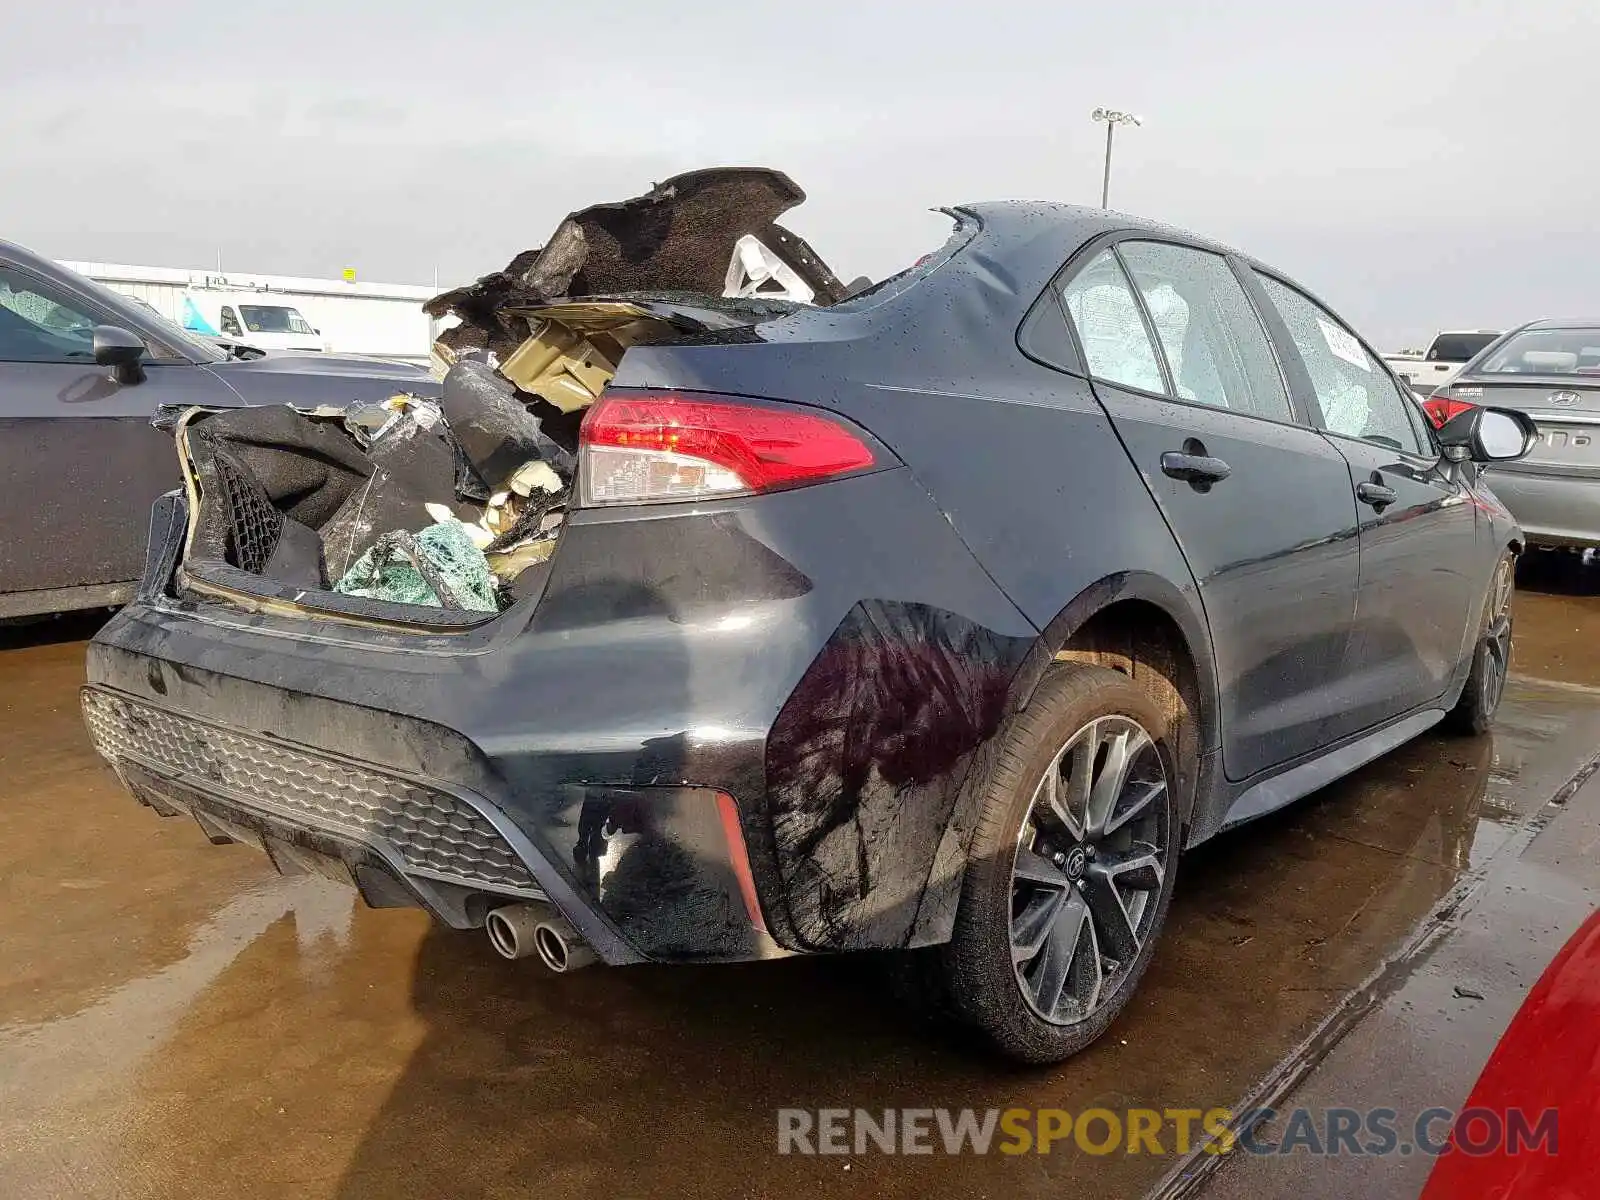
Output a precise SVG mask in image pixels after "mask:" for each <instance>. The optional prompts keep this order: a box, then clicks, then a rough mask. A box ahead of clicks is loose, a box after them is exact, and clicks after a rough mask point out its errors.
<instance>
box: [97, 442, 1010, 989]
mask: <svg viewBox="0 0 1600 1200" xmlns="http://www.w3.org/2000/svg"><path fill="white" fill-rule="evenodd" d="M182 507H183V505H182V500H181V498H180V497H177V496H169V497H167V498H165V499H164V500H163V502H162V504H161V505H158V508H157V511H156V514H155V519H154V521H153V537H152V546H151V552H150V565H149V568H148V570H147V574H146V577H145V579H144V580H143V581H142V582H141V584H140V591H139V595H138V597H137V598H136V599H135V601H134V603H132V604H130V605H128V606H127V607H126V608H124V609H123V610H122V611H121V612H120V613H119V614H118V615H117V616H116V617H114V618H113V619H112V621H111V622H110V623H109V624H107V625H106V626H105V628H104V629H103V630H102V631H101V632H100V634H99V635H98V636H97V637H96V639H95V641H94V643H93V644H92V645H91V647H90V650H89V659H88V687H87V688H86V689H85V693H84V704H85V715H86V718H87V721H88V725H89V729H90V732H91V735H92V737H93V738H94V741H95V744H96V747H97V748H98V749H99V751H100V753H101V754H102V755H103V756H104V757H106V758H107V759H108V760H109V761H110V762H111V763H112V764H113V766H114V767H115V768H116V769H117V771H118V773H119V774H120V775H121V777H122V779H123V781H124V783H125V784H127V786H128V787H129V789H130V790H131V791H133V792H134V794H135V795H137V796H139V797H140V798H141V799H143V800H145V801H146V802H147V803H150V804H151V805H152V806H153V807H156V808H157V809H158V810H160V811H168V812H172V811H181V812H187V813H190V814H191V815H193V816H194V817H195V818H196V819H197V820H199V821H200V823H201V826H202V828H204V829H206V831H207V832H208V833H209V834H211V835H212V836H213V837H215V838H222V837H226V838H229V839H231V840H235V841H248V842H251V843H252V844H255V845H258V846H259V847H260V848H261V849H263V850H265V851H266V852H267V853H268V854H269V855H270V856H271V857H272V858H273V861H274V862H275V863H277V864H278V865H279V866H280V868H284V869H306V868H307V867H309V869H318V870H322V869H326V870H328V871H330V872H331V873H333V874H335V875H337V876H339V877H341V878H345V877H347V878H349V879H350V880H351V881H352V882H354V883H355V884H356V886H357V887H359V888H361V890H362V892H363V894H364V895H366V896H367V898H368V899H369V901H371V902H373V903H376V904H380V905H382V904H394V903H415V904H420V905H423V906H424V907H426V908H428V909H429V910H430V911H432V912H433V913H434V914H435V915H436V916H438V917H439V918H440V919H441V920H443V921H445V922H447V923H448V924H450V925H453V926H458V927H471V926H476V925H479V924H481V923H482V921H483V918H484V915H485V914H486V913H487V911H488V910H489V909H490V908H492V907H494V906H496V905H498V904H500V903H509V902H514V901H515V900H517V899H519V898H537V897H540V896H543V897H546V898H548V900H549V901H550V902H552V903H553V904H554V905H556V907H557V908H559V909H560V910H561V912H562V913H563V914H564V915H565V916H566V917H567V919H568V920H569V921H570V922H571V923H572V924H573V925H574V926H575V927H576V928H577V930H578V931H579V933H581V934H582V935H583V936H584V937H585V938H586V939H587V940H588V941H589V942H590V943H591V944H592V945H593V946H594V947H595V949H596V951H597V952H598V953H599V954H600V956H601V957H602V958H603V959H604V960H605V961H607V962H609V963H624V962H637V961H641V960H652V961H732V960H742V959H751V958H764V957H772V956H775V955H780V954H783V953H786V952H789V951H795V950H824V949H852V948H879V947H890V946H897V945H907V944H923V943H925V942H928V941H935V940H942V937H944V936H948V928H949V922H950V920H952V919H953V912H954V909H953V905H954V898H955V895H956V892H955V889H954V887H953V886H952V885H953V884H957V883H958V882H959V869H958V866H957V867H947V869H946V871H945V874H946V875H948V876H949V878H943V877H942V876H941V879H942V882H943V885H944V886H942V887H941V888H940V889H939V900H938V901H937V902H936V903H935V902H928V903H925V902H924V901H925V893H927V892H928V891H929V881H930V877H931V876H932V875H933V873H934V862H935V857H936V854H938V853H940V852H941V844H942V843H944V842H945V841H946V831H947V829H948V828H949V827H950V826H951V825H952V823H953V822H952V816H953V814H954V813H955V808H956V803H957V798H958V793H959V791H960V787H961V783H962V781H963V780H964V779H965V777H966V774H967V768H968V767H969V766H970V764H971V762H972V761H973V757H974V755H975V754H976V753H977V751H978V749H979V746H980V745H981V743H982V742H983V741H985V740H986V739H987V738H988V736H989V735H990V734H992V733H993V731H994V729H995V728H996V727H997V726H998V723H999V719H1000V714H1001V709H1002V708H1003V706H1004V703H1005V699H1006V689H1007V684H1008V682H1009V680H1010V679H1011V677H1012V675H1013V674H1014V673H1015V671H1016V669H1017V667H1018V666H1019V665H1020V663H1021V661H1022V659H1023V657H1024V655H1025V654H1026V653H1027V652H1028V651H1029V650H1030V648H1031V647H1032V646H1033V643H1034V639H1035V636H1036V635H1035V633H1034V631H1033V630H1032V628H1031V627H1030V626H1028V625H1027V623H1026V621H1025V620H1024V619H1023V618H1022V617H1021V616H1020V614H1018V613H1017V611H1016V609H1015V608H1014V607H1013V606H1011V605H1010V603H1009V601H1007V600H1006V599H1005V597H1004V596H1003V595H1002V594H1001V593H999V592H998V590H997V589H996V588H995V587H994V585H993V583H992V582H991V581H990V580H989V579H988V578H987V576H985V575H984V574H983V573H982V571H981V568H979V567H978V566H977V564H976V562H975V561H974V560H973V559H972V558H971V556H970V555H969V554H967V552H966V551H965V548H964V547H963V546H961V544H960V542H959V540H957V539H955V538H954V535H953V534H952V533H951V531H950V528H949V525H948V522H946V521H944V520H943V518H942V516H941V515H940V514H939V513H938V511H937V510H936V509H934V508H933V507H932V506H931V504H930V503H929V501H928V500H927V495H926V493H925V492H923V491H922V490H921V489H920V488H919V487H917V485H916V484H915V482H914V481H912V480H911V479H910V477H909V475H908V473H906V472H905V471H903V470H897V471H885V472H880V473H878V474H875V475H870V476H863V477H859V478H856V479H852V480H846V481H841V482H839V483H836V484H828V485H824V486H820V487H816V488H808V489H800V490H798V491H795V492H790V493H779V494H775V495H772V496H767V497H760V498H758V499H748V500H740V501H732V502H724V504H723V505H722V506H720V507H711V508H710V511H707V510H706V509H704V508H702V509H701V510H699V511H696V512H692V513H690V512H663V514H662V515H661V516H655V515H654V514H650V515H649V516H647V517H640V516H639V515H638V514H637V513H634V514H631V515H630V514H623V513H619V512H612V511H601V512H591V513H586V514H579V515H577V516H575V518H574V520H573V521H572V523H571V525H570V526H569V529H568V532H567V533H566V534H565V535H564V536H563V538H562V542H561V545H560V548H559V549H558V550H557V552H556V555H555V558H554V560H553V563H552V568H551V572H550V575H549V577H548V579H547V581H546V584H545V588H544V592H543V594H542V595H541V596H538V597H530V598H529V599H528V600H525V601H523V602H520V603H519V604H518V605H516V606H515V607H513V608H512V609H510V610H508V611H507V612H505V613H504V614H502V615H501V616H500V617H499V618H498V619H496V620H494V621H492V622H489V623H488V624H485V625H479V626H476V627H474V628H472V629H469V630H466V631H458V632H439V633H425V632H416V631H409V632H408V631H399V630H396V629H393V628H382V627H367V626H361V625H352V624H348V623H340V622H336V621H317V620H308V619H306V618H304V617H299V616H291V615H284V614H280V613H274V612H256V611H247V610H245V609H242V608H234V607H231V606H228V605H225V604H221V603H196V602H194V601H193V600H191V599H188V598H186V597H183V596H178V595H174V594H172V593H171V591H170V583H171V580H172V578H173V572H174V565H175V562H176V559H177V556H178V553H179V547H180V543H181V539H182V535H183V529H184V521H183V520H182V511H181V510H182ZM862 512H871V513H873V514H874V520H873V521H872V522H871V523H869V525H868V526H867V527H866V528H863V523H862V522H861V521H860V519H859V518H860V514H861V513H862ZM852 528H853V529H856V530H860V532H859V533H858V534H856V535H854V536H853V537H852V538H850V539H844V538H842V537H841V535H840V530H844V529H852ZM863 596H867V597H884V596H890V597H905V599H897V600H883V599H872V600H866V599H862V597H863ZM908 722H910V725H911V726H912V727H914V728H911V727H908V725H907V723H908ZM912 734H914V735H915V736H912ZM962 827H963V828H964V827H965V826H962ZM869 842H870V843H871V845H869ZM944 850H945V853H947V854H949V853H951V852H950V848H949V847H945V848H944ZM950 861H951V862H953V863H956V864H959V863H960V862H962V861H964V860H963V859H962V858H960V856H959V850H957V851H956V852H954V855H953V857H951V859H950Z"/></svg>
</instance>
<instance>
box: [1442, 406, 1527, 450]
mask: <svg viewBox="0 0 1600 1200" xmlns="http://www.w3.org/2000/svg"><path fill="white" fill-rule="evenodd" d="M1538 440H1539V427H1538V426H1537V425H1535V424H1534V422H1533V418H1532V417H1530V416H1528V415H1527V414H1526V413H1520V412H1517V411H1515V410H1514V409H1509V408H1469V409H1467V411H1465V412H1463V413H1459V414H1457V415H1456V416H1453V417H1451V418H1450V419H1449V420H1448V421H1446V422H1445V423H1444V424H1443V425H1441V426H1440V427H1439V444H1440V445H1442V446H1443V447H1444V456H1445V457H1446V458H1448V459H1449V460H1450V461H1451V462H1465V461H1467V460H1468V459H1471V460H1472V461H1473V462H1479V463H1487V462H1504V461H1507V460H1509V459H1513V458H1521V457H1522V456H1523V455H1524V454H1526V453H1528V451H1530V450H1532V449H1533V447H1534V445H1535V444H1536V443H1537V442H1538Z"/></svg>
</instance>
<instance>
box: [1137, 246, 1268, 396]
mask: <svg viewBox="0 0 1600 1200" xmlns="http://www.w3.org/2000/svg"><path fill="white" fill-rule="evenodd" d="M1117 252H1118V253H1119V254H1121V255H1122V261H1123V262H1124V263H1125V264H1126V265H1127V268H1128V272H1129V274H1130V275H1132V276H1133V282H1134V285H1135V286H1136V287H1137V288H1138V289H1139V295H1140V296H1141V297H1142V298H1143V300H1144V305H1145V310H1146V311H1147V312H1148V313H1149V314H1150V323H1151V324H1152V325H1154V326H1155V329H1156V336H1157V337H1158V338H1159V339H1160V340H1161V349H1162V352H1163V353H1165V355H1166V357H1167V367H1168V368H1169V369H1170V371H1171V373H1172V386H1173V388H1174V390H1175V391H1176V392H1177V396H1178V399H1180V400H1187V401H1189V402H1190V403H1194V404H1206V405H1210V406H1211V407H1213V408H1226V409H1231V410H1232V411H1234V412H1240V413H1246V414H1248V415H1250V416H1253V417H1265V418H1266V419H1268V420H1272V421H1290V420H1292V419H1293V412H1292V410H1291V409H1290V407H1289V392H1288V389H1287V388H1286V387H1285V386H1284V382H1283V374H1282V372H1281V371H1279V369H1278V360H1277V358H1276V357H1275V356H1274V354H1273V352H1272V343H1271V342H1270V341H1269V340H1268V338H1267V331H1266V330H1265V329H1264V328H1262V325H1261V321H1260V318H1258V317H1257V316H1256V313H1255V309H1254V308H1252V307H1251V305H1250V299H1249V297H1248V296H1246V295H1245V292H1244V288H1243V287H1241V286H1240V284H1239V281H1238V279H1236V278H1235V277H1234V274H1233V270H1232V269H1231V268H1230V267H1229V266H1228V263H1227V260H1226V259H1224V258H1223V257H1222V256H1221V255H1217V254H1212V253H1209V252H1208V251H1205V250H1196V249H1194V248H1192V247H1189V246H1173V245H1168V244H1166V243H1163V242H1123V243H1122V244H1121V245H1119V246H1118V247H1117Z"/></svg>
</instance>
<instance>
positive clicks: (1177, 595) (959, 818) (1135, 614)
mask: <svg viewBox="0 0 1600 1200" xmlns="http://www.w3.org/2000/svg"><path fill="white" fill-rule="evenodd" d="M1074 661H1076V662H1085V663H1094V664H1096V665H1100V666H1106V667H1110V668H1111V669H1113V670H1118V671H1120V672H1122V673H1123V674H1125V675H1127V676H1128V677H1129V678H1131V679H1132V680H1133V681H1134V682H1135V683H1138V684H1140V685H1141V686H1143V687H1145V688H1146V689H1147V690H1148V691H1149V692H1150V693H1151V695H1152V696H1153V697H1154V698H1155V700H1156V702H1157V703H1158V704H1159V705H1160V706H1161V708H1162V710H1163V712H1164V713H1166V714H1167V715H1168V719H1169V721H1172V722H1173V725H1174V727H1175V728H1176V729H1177V737H1176V738H1175V739H1174V747H1173V748H1174V753H1175V757H1176V758H1177V760H1178V764H1177V765H1178V771H1179V779H1178V784H1179V820H1180V822H1181V825H1182V829H1183V834H1182V841H1183V842H1187V837H1188V831H1189V828H1190V827H1191V825H1192V824H1193V822H1194V817H1195V813H1196V810H1197V809H1198V808H1199V807H1200V804H1201V798H1202V797H1203V796H1204V794H1205V791H1206V789H1207V788H1208V787H1210V786H1211V784H1210V780H1211V778H1212V773H1213V772H1212V768H1211V764H1214V763H1215V761H1216V754H1215V750H1216V747H1218V746H1219V745H1220V744H1221V731H1220V728H1219V715H1218V698H1217V683H1216V669H1215V664H1214V662H1213V659H1212V654H1211V641H1210V635H1209V633H1208V631H1207V628H1206V625H1205V620H1204V617H1203V615H1202V613H1201V612H1200V608H1199V603H1198V600H1197V599H1196V598H1195V597H1194V596H1193V593H1192V592H1186V591H1183V590H1181V589H1179V588H1177V587H1175V586H1174V585H1173V584H1171V583H1170V582H1168V581H1167V580H1165V579H1163V578H1162V577H1160V576H1158V575H1153V574H1150V573H1147V572H1139V571H1127V572H1119V573H1117V574H1114V575H1109V576H1106V577H1105V578H1103V579H1100V580H1098V581H1096V582H1095V583H1093V584H1091V585H1090V586H1088V587H1086V588H1084V589H1083V590H1082V591H1080V592H1079V593H1078V594H1077V595H1076V596H1075V597H1073V599H1072V600H1071V601H1070V602H1069V603H1068V604H1067V605H1066V607H1064V608H1063V609H1062V610H1061V611H1060V613H1058V614H1057V615H1056V617H1055V618H1054V619H1052V620H1051V621H1050V622H1048V623H1047V625H1046V626H1045V628H1044V630H1043V632H1042V633H1041V634H1040V635H1039V637H1038V639H1037V640H1036V641H1035V643H1034V645H1033V647H1032V649H1031V650H1030V651H1029V653H1028V655H1027V657H1026V658H1025V659H1024V660H1023V662H1022V665H1021V666H1020V667H1019V668H1018V670H1017V672H1016V675H1015V676H1014V678H1013V679H1012V683H1011V689H1010V697H1009V702H1008V706H1007V707H1008V718H1009V716H1010V715H1014V714H1016V713H1019V712H1022V711H1023V710H1025V709H1026V708H1027V706H1028V703H1029V701H1030V700H1031V699H1032V698H1033V695H1034V693H1035V692H1036V691H1037V690H1038V687H1039V684H1040V683H1041V682H1042V681H1043V679H1044V677H1045V673H1046V672H1047V671H1048V670H1049V669H1050V667H1051V666H1052V665H1053V664H1055V663H1057V662H1074ZM1004 728H1005V727H1004V726H1002V732H1003V730H1004ZM1001 736H1002V735H1001V734H997V735H996V736H995V737H993V738H991V739H990V742H989V744H988V746H986V747H985V748H984V749H983V750H981V751H980V752H979V754H978V755H977V756H976V757H975V758H974V760H973V762H972V764H971V766H970V768H969V770H968V774H967V778H966V780H965V782H964V785H963V786H962V788H961V794H960V797H959V799H958V801H957V802H956V804H955V806H954V808H953V810H952V812H951V815H950V819H949V822H948V824H947V826H946V829H945V833H944V837H943V839H942V841H941V844H940V847H939V852H938V854H937V856H936V859H935V862H934V864H933V868H932V871H931V873H930V877H929V880H928V884H927V887H926V888H925V890H924V896H923V903H922V905H921V908H920V911H919V913H918V916H917V921H916V925H915V928H914V929H913V932H912V939H911V944H912V945H930V944H933V943H937V942H942V941H945V940H947V939H948V938H949V936H950V932H951V928H952V926H953V924H954V918H955V907H956V901H957V899H958V898H959V894H960V887H961V877H962V876H963V874H964V873H965V867H966V858H967V853H968V850H969V849H970V845H971V838H972V833H973V830H974V828H975V826H976V819H977V809H978V806H979V803H980V800H981V796H982V793H983V781H984V779H985V778H986V776H987V772H988V767H989V762H990V758H989V755H990V754H992V753H993V751H994V748H995V747H996V746H997V745H998V744H999V742H1000V739H1001Z"/></svg>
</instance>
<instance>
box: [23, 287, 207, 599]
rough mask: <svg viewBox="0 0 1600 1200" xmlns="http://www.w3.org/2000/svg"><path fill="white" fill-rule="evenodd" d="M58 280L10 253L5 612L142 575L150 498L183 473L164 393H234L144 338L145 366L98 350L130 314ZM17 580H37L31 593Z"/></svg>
mask: <svg viewBox="0 0 1600 1200" xmlns="http://www.w3.org/2000/svg"><path fill="white" fill-rule="evenodd" d="M115 317H116V314H114V313H112V312H111V311H110V310H109V309H107V308H105V307H103V306H101V305H99V304H96V303H95V302H94V301H93V300H92V298H90V297H88V296H86V295H83V294H80V293H78V292H77V291H75V290H74V289H72V288H71V287H70V286H68V285H66V284H64V283H63V282H62V281H58V280H52V279H46V278H44V277H43V276H42V275H40V274H39V273H37V272H35V271H31V270H27V269H24V268H23V267H21V266H20V265H18V264H15V263H12V262H10V261H7V260H6V259H4V258H0V514H3V516H0V519H3V520H4V522H5V536H4V537H3V538H0V616H14V615H20V614H22V613H31V612H41V611H52V610H56V609H65V608H73V607H81V606H83V605H85V604H98V603H111V602H114V601H116V600H118V599H120V598H121V597H120V596H119V595H117V594H116V591H115V590H114V589H111V588H108V587H106V586H105V585H112V584H119V583H126V582H129V581H133V580H137V579H138V577H139V574H140V571H141V570H142V567H143V564H144V554H145V545H146V542H147V540H148V536H149V524H150V505H151V503H152V502H153V501H154V500H155V498H156V497H157V496H159V495H160V494H161V493H162V492H165V491H168V490H170V489H171V488H173V487H175V486H177V484H178V482H179V474H178V469H177V458H176V454H175V452H174V450H173V445H172V439H171V437H170V436H168V435H167V434H164V433H161V432H159V431H157V430H155V429H152V428H151V427H150V418H151V416H152V415H153V414H154V412H155V410H156V407H157V406H158V405H159V404H162V403H168V402H170V403H179V404H201V403H217V402H223V403H237V399H236V398H235V397H233V395H232V393H231V392H230V391H229V390H228V389H227V387H226V385H224V384H223V383H222V382H221V381H220V380H219V379H217V377H216V376H214V375H212V374H211V373H210V372H209V371H206V370H204V369H203V368H201V367H199V366H196V365H195V364H193V363H190V362H188V361H186V360H182V359H176V358H174V357H172V351H170V350H168V349H167V348H165V347H163V346H160V345H159V344H158V343H154V342H151V341H149V340H148V339H147V342H146V345H147V348H148V349H149V350H150V352H151V358H150V361H149V362H148V363H147V364H146V367H145V378H144V380H143V381H142V382H140V383H137V384H123V383H118V382H117V381H116V380H115V379H114V378H113V376H112V373H111V371H110V369H109V368H106V367H102V366H98V365H97V364H96V363H95V361H94V349H93V330H94V327H95V326H96V325H99V324H124V322H122V321H120V320H116V319H115ZM21 593H31V595H23V594H21Z"/></svg>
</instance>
